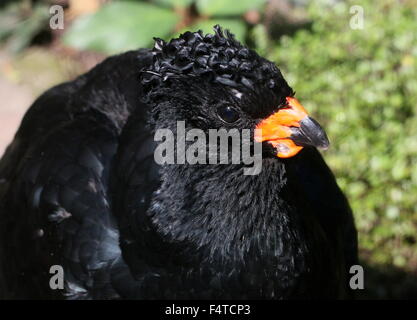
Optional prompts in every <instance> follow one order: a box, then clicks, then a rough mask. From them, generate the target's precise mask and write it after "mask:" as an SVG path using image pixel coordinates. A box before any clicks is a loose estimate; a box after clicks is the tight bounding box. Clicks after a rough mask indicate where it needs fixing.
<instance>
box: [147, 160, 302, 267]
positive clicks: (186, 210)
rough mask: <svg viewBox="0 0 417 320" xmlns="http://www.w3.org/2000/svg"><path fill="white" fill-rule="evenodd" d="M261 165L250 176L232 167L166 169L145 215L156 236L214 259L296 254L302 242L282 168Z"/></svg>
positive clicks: (274, 162)
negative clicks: (148, 218)
mask: <svg viewBox="0 0 417 320" xmlns="http://www.w3.org/2000/svg"><path fill="white" fill-rule="evenodd" d="M263 161H264V162H265V163H264V165H263V169H262V171H261V173H260V174H259V175H255V176H250V175H243V171H242V170H243V168H242V167H240V166H237V165H201V166H196V165H194V166H191V165H189V166H187V165H182V166H175V165H173V166H169V167H166V168H165V169H164V170H163V179H162V181H163V183H162V185H161V187H160V189H159V191H158V192H157V194H156V195H155V198H154V205H153V206H152V209H151V212H150V219H151V220H152V224H153V225H154V226H155V228H156V230H157V232H158V233H159V235H160V236H161V237H162V238H163V239H164V240H165V241H167V242H169V243H175V244H183V245H184V248H187V250H190V248H192V249H194V250H196V251H199V252H204V255H205V256H206V257H211V258H213V259H223V260H224V259H226V260H233V261H234V260H236V259H243V260H245V259H246V256H247V255H252V256H259V257H262V256H270V255H272V256H280V255H282V254H284V252H285V254H289V256H291V253H292V252H294V255H295V252H296V251H297V248H295V247H294V244H298V245H300V246H302V243H303V241H301V240H302V239H301V238H302V235H301V234H300V232H301V230H300V221H299V217H298V215H297V213H296V212H295V209H294V207H295V204H294V203H291V202H289V201H290V200H289V199H293V197H291V196H288V195H289V193H290V192H291V190H289V188H290V187H289V183H288V176H287V173H286V168H285V165H284V164H283V163H282V162H280V161H277V160H275V159H264V160H263ZM167 195H168V196H167Z"/></svg>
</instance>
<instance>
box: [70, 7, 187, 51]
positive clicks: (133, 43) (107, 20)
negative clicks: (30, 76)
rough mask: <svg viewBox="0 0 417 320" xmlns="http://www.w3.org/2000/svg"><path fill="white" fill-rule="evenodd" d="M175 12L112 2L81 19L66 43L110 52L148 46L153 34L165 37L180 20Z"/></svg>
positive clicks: (73, 26)
mask: <svg viewBox="0 0 417 320" xmlns="http://www.w3.org/2000/svg"><path fill="white" fill-rule="evenodd" d="M178 20H179V17H177V16H176V15H175V14H174V13H173V12H171V11H170V10H167V9H161V8H158V7H156V6H153V5H150V4H146V3H137V2H112V3H109V4H108V5H105V6H103V7H102V8H101V9H100V10H99V11H98V12H97V13H95V14H92V15H85V16H82V17H80V18H78V19H77V20H76V21H75V22H74V24H73V25H72V26H71V28H70V29H69V30H68V32H67V33H66V34H65V36H64V43H66V44H67V45H69V46H72V47H74V48H77V49H80V50H86V49H89V50H94V51H100V52H104V53H108V54H112V53H117V52H122V51H126V50H131V49H136V48H141V47H147V46H150V45H151V44H152V43H153V40H152V38H153V37H161V38H162V37H164V36H166V35H168V34H169V33H170V32H172V30H173V29H174V26H175V24H176V23H177V22H178Z"/></svg>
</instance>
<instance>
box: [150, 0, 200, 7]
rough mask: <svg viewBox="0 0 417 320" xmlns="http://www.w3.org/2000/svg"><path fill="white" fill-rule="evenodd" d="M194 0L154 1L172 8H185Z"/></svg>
mask: <svg viewBox="0 0 417 320" xmlns="http://www.w3.org/2000/svg"><path fill="white" fill-rule="evenodd" d="M193 1H194V0H155V1H154V3H156V4H160V5H162V6H167V7H171V8H185V7H188V6H189V5H191V4H192V3H193Z"/></svg>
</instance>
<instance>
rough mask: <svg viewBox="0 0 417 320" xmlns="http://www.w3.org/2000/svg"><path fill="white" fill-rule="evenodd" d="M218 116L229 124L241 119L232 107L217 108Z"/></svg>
mask: <svg viewBox="0 0 417 320" xmlns="http://www.w3.org/2000/svg"><path fill="white" fill-rule="evenodd" d="M217 114H218V115H219V117H220V119H222V120H223V121H224V122H227V123H233V122H236V121H237V120H238V119H239V113H238V112H237V111H236V110H235V109H234V108H232V107H230V106H226V107H219V108H217Z"/></svg>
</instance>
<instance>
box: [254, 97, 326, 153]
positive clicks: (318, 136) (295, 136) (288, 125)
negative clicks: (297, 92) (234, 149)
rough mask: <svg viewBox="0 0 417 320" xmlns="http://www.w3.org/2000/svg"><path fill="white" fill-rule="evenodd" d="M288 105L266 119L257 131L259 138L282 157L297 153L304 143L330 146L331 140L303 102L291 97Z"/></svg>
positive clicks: (319, 146) (258, 139)
mask: <svg viewBox="0 0 417 320" xmlns="http://www.w3.org/2000/svg"><path fill="white" fill-rule="evenodd" d="M286 100H287V105H286V106H285V107H283V108H281V109H279V110H278V111H277V112H275V113H273V114H272V115H270V116H269V117H268V118H266V119H264V120H262V121H261V122H260V123H259V124H258V125H257V126H256V129H258V130H256V131H255V141H257V142H263V141H267V142H268V143H270V144H271V145H272V146H274V147H275V149H276V150H277V156H278V157H279V158H290V157H293V156H295V155H296V154H297V153H299V152H300V151H301V149H303V147H304V146H313V147H318V148H324V149H327V148H328V146H329V139H328V138H327V135H326V133H325V132H324V130H323V129H322V127H321V126H320V125H319V124H318V123H317V121H315V120H314V119H312V118H310V117H309V116H308V114H307V111H306V110H305V109H304V107H303V106H302V105H301V103H300V102H299V101H298V100H297V99H295V98H293V97H287V98H286Z"/></svg>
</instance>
